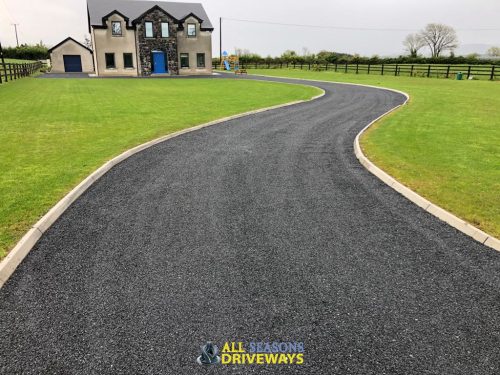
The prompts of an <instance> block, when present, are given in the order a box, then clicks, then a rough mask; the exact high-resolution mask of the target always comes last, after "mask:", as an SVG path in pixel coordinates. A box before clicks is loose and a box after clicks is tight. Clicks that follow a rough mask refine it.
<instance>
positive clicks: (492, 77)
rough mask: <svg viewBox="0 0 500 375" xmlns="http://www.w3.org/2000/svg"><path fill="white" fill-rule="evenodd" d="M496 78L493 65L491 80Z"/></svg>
mask: <svg viewBox="0 0 500 375" xmlns="http://www.w3.org/2000/svg"><path fill="white" fill-rule="evenodd" d="M494 79H495V65H493V66H492V67H491V75H490V81H493V80H494Z"/></svg>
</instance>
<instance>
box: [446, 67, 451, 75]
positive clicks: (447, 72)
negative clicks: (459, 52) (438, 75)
mask: <svg viewBox="0 0 500 375" xmlns="http://www.w3.org/2000/svg"><path fill="white" fill-rule="evenodd" d="M450 68H451V66H450V65H448V67H447V68H446V78H450Z"/></svg>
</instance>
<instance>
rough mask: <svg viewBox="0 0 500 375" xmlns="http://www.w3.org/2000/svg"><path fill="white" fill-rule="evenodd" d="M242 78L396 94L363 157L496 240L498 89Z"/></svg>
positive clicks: (396, 81) (399, 81) (285, 73)
mask: <svg viewBox="0 0 500 375" xmlns="http://www.w3.org/2000/svg"><path fill="white" fill-rule="evenodd" d="M249 73H254V74H263V75H273V76H282V77H292V78H306V79H307V78H309V79H318V80H327V81H337V82H352V83H361V84H368V85H375V86H384V87H389V88H394V89H398V90H402V91H404V92H406V93H408V94H410V96H411V100H410V102H409V104H408V106H407V107H406V108H403V109H401V110H399V111H397V112H396V113H394V114H392V115H390V116H388V117H386V118H385V119H383V120H382V121H380V122H379V123H378V124H376V125H375V126H374V127H372V128H371V129H370V130H369V131H368V132H367V133H366V134H365V136H364V137H363V139H362V147H363V149H364V151H365V153H366V154H367V156H368V157H369V158H370V159H371V160H372V161H373V162H375V164H377V165H378V166H379V167H381V168H382V169H384V170H385V171H387V172H388V173H389V174H391V175H392V176H394V177H395V178H397V179H398V180H400V181H401V182H403V183H404V184H405V185H407V186H408V187H410V188H411V189H413V190H415V191H417V192H418V193H419V194H421V195H423V196H424V197H426V198H427V199H429V200H431V201H432V202H434V203H437V204H438V205H440V206H442V207H444V208H445V209H447V210H449V211H451V212H453V213H454V214H456V215H457V216H459V217H461V218H463V219H465V220H467V221H468V222H470V223H472V224H473V225H475V226H477V227H479V228H480V229H482V230H484V231H486V232H488V233H490V234H491V235H494V236H496V237H497V238H498V237H500V147H499V145H500V83H498V82H489V81H455V80H444V79H432V78H416V77H413V78H412V77H394V76H378V75H366V74H359V75H356V74H349V73H348V74H345V73H335V72H314V71H306V70H292V69H290V70H285V69H283V70H280V69H262V70H250V71H249Z"/></svg>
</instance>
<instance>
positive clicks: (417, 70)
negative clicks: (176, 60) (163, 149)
mask: <svg viewBox="0 0 500 375" xmlns="http://www.w3.org/2000/svg"><path fill="white" fill-rule="evenodd" d="M213 68H214V69H219V68H220V66H219V65H218V64H217V65H216V64H214V65H213ZM240 68H241V69H301V70H311V71H332V72H342V73H354V74H378V75H392V76H408V77H428V78H431V77H432V78H455V77H456V75H457V74H461V75H462V76H463V78H464V79H489V80H491V81H494V80H498V79H500V65H445V64H348V63H338V64H334V63H293V62H288V63H287V62H282V63H276V62H272V63H269V62H260V63H241V62H240Z"/></svg>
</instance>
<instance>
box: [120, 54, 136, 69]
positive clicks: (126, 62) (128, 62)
mask: <svg viewBox="0 0 500 375" xmlns="http://www.w3.org/2000/svg"><path fill="white" fill-rule="evenodd" d="M123 67H124V68H125V69H133V68H134V59H133V57H132V54H131V53H124V54H123Z"/></svg>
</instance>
